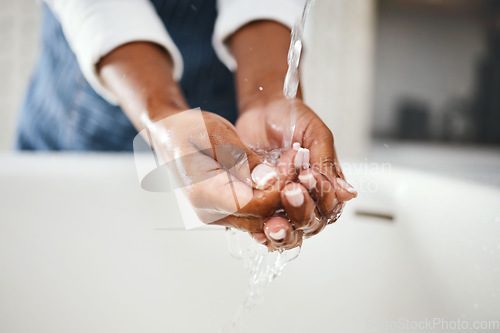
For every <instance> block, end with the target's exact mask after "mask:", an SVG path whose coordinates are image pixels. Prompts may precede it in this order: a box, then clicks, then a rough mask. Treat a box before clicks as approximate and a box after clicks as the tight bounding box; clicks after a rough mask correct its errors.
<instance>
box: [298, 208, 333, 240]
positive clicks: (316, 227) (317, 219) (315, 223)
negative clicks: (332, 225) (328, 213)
mask: <svg viewBox="0 0 500 333" xmlns="http://www.w3.org/2000/svg"><path fill="white" fill-rule="evenodd" d="M327 224H328V220H327V219H326V218H324V217H322V216H320V214H319V212H318V211H316V212H315V214H314V217H313V219H312V220H311V222H309V224H308V225H306V226H305V227H304V228H303V229H302V230H303V231H304V238H310V237H312V236H314V235H317V234H318V233H319V232H321V231H322V230H323V229H324V228H325V227H326V225H327Z"/></svg>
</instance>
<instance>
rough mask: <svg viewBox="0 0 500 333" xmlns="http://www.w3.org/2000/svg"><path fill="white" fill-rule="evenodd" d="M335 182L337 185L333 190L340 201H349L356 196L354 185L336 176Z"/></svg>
mask: <svg viewBox="0 0 500 333" xmlns="http://www.w3.org/2000/svg"><path fill="white" fill-rule="evenodd" d="M336 183H337V185H338V186H336V188H335V192H336V193H337V197H338V198H339V200H340V201H349V200H351V199H354V198H356V197H357V196H358V192H357V191H356V190H355V189H354V187H353V186H352V185H351V184H349V183H348V182H346V181H345V180H344V179H342V178H337V179H336Z"/></svg>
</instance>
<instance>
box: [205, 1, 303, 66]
mask: <svg viewBox="0 0 500 333" xmlns="http://www.w3.org/2000/svg"><path fill="white" fill-rule="evenodd" d="M305 2H306V1H305V0H217V11H218V16H217V20H216V21H215V29H214V35H213V38H212V43H213V46H214V49H215V53H216V54H217V56H218V57H219V59H220V60H221V61H222V62H223V63H224V64H225V65H226V66H227V68H229V69H230V70H232V71H234V70H235V69H236V67H237V64H236V60H235V59H234V57H233V56H232V55H231V53H230V52H229V48H228V47H227V45H226V44H225V41H226V39H227V38H228V37H229V36H231V35H232V34H233V33H235V32H236V30H238V29H239V28H241V27H242V26H244V25H245V24H247V23H250V22H252V21H256V20H272V21H277V22H279V23H281V24H283V25H286V26H287V27H289V28H290V29H292V27H293V25H294V24H295V22H296V21H297V20H298V19H299V18H300V15H301V14H302V10H303V8H304V5H305Z"/></svg>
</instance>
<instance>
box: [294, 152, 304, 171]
mask: <svg viewBox="0 0 500 333" xmlns="http://www.w3.org/2000/svg"><path fill="white" fill-rule="evenodd" d="M303 162H304V150H303V149H302V148H300V149H299V150H298V151H297V154H295V160H294V163H295V168H296V169H300V168H302V163H303Z"/></svg>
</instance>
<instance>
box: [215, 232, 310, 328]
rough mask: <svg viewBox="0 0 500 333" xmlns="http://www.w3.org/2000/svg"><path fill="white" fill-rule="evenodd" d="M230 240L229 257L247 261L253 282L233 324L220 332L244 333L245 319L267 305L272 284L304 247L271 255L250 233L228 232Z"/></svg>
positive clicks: (247, 267) (228, 324)
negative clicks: (254, 310) (256, 309)
mask: <svg viewBox="0 0 500 333" xmlns="http://www.w3.org/2000/svg"><path fill="white" fill-rule="evenodd" d="M226 236H227V243H228V250H229V253H230V254H231V255H232V256H233V257H234V258H236V259H239V260H242V261H243V264H244V267H245V270H246V271H247V273H248V275H249V281H248V292H247V295H246V298H245V300H244V301H243V304H242V305H241V306H240V307H239V308H238V310H237V312H236V314H235V316H234V318H233V320H232V321H231V322H229V323H227V324H226V325H225V326H224V327H223V328H222V329H221V330H219V333H237V332H240V333H241V332H244V331H243V328H242V327H241V320H242V319H243V317H244V315H245V314H246V313H248V312H250V311H251V310H253V309H255V308H256V307H257V306H258V305H259V304H260V303H261V302H262V301H263V299H264V292H265V291H266V289H267V287H268V286H269V284H270V283H271V282H273V281H274V280H275V279H277V278H278V277H279V276H280V275H281V272H282V271H283V269H284V268H285V266H286V264H287V263H288V262H290V261H292V260H293V259H295V258H297V256H298V255H299V253H300V247H296V248H294V249H291V250H287V251H281V252H279V251H275V252H269V251H268V250H267V247H265V246H263V245H261V244H258V243H257V242H255V240H253V239H252V238H251V237H250V236H249V235H248V234H247V233H243V232H240V231H236V230H233V229H228V230H227V231H226Z"/></svg>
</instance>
